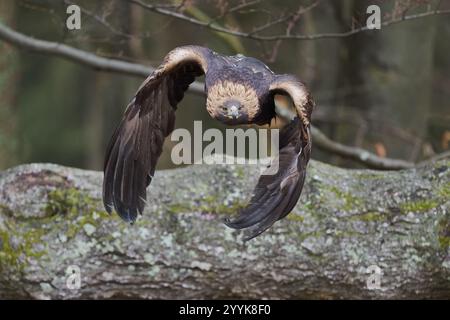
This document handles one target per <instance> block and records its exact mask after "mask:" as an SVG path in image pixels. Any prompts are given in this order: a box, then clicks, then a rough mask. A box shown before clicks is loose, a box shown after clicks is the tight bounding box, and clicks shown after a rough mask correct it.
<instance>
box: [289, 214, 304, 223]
mask: <svg viewBox="0 0 450 320" xmlns="http://www.w3.org/2000/svg"><path fill="white" fill-rule="evenodd" d="M286 219H288V220H291V221H298V222H303V221H305V218H304V217H302V216H301V215H298V214H291V213H290V214H288V215H287V217H286Z"/></svg>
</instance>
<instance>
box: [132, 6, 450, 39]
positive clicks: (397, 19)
mask: <svg viewBox="0 0 450 320" xmlns="http://www.w3.org/2000/svg"><path fill="white" fill-rule="evenodd" d="M127 1H129V2H130V3H133V4H135V5H138V6H140V7H142V8H144V9H146V10H149V11H151V12H154V13H158V14H162V15H165V16H169V17H172V18H176V19H179V20H182V21H185V22H188V23H191V24H193V25H196V26H199V27H203V28H206V29H210V30H212V31H216V32H222V33H226V34H229V35H232V36H236V37H241V38H247V39H252V40H259V41H277V40H317V39H331V38H345V37H349V36H352V35H355V34H357V33H360V32H364V31H368V30H370V29H368V28H367V26H363V27H360V28H354V29H351V30H349V31H346V32H336V33H334V32H330V33H316V34H280V35H269V36H264V35H259V34H258V33H259V32H261V31H262V30H266V29H267V25H264V26H262V27H259V28H256V31H255V30H253V31H252V32H243V31H238V30H231V29H228V28H225V27H222V26H219V25H217V24H211V23H210V22H203V21H200V20H198V19H195V18H192V17H189V16H187V15H185V14H183V13H181V12H176V11H172V10H169V9H166V8H161V7H159V6H156V5H152V4H148V3H145V2H142V1H140V0H127ZM447 14H450V10H437V9H436V10H433V11H426V12H422V13H418V14H411V15H407V16H406V15H405V16H400V17H393V18H392V19H390V20H387V21H384V22H382V23H381V27H387V26H390V25H394V24H397V23H400V22H403V21H410V20H416V19H421V18H425V17H429V16H435V15H447ZM289 18H290V16H287V18H285V17H282V18H280V19H278V20H277V21H275V23H274V24H277V23H279V22H283V21H286V20H288V19H289ZM271 25H272V23H269V26H271Z"/></svg>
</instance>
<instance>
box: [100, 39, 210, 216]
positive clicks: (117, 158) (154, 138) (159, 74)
mask: <svg viewBox="0 0 450 320" xmlns="http://www.w3.org/2000/svg"><path fill="white" fill-rule="evenodd" d="M208 50H209V49H207V48H203V47H197V46H184V47H179V48H176V49H174V50H172V51H171V52H169V54H167V56H166V57H165V59H164V62H163V63H162V64H161V65H160V66H159V67H158V68H157V69H156V70H155V71H154V72H153V73H152V74H151V75H150V76H149V77H148V78H147V79H146V80H145V81H144V82H143V83H142V85H141V87H140V88H139V90H138V91H137V93H136V95H135V96H134V98H133V99H132V100H131V102H130V103H129V105H128V107H127V109H126V111H125V114H124V116H123V118H122V121H121V122H120V124H119V126H118V127H117V129H116V131H115V132H114V134H113V136H112V138H111V140H110V142H109V145H108V147H107V152H106V158H105V163H104V179H103V203H104V206H105V208H106V210H107V211H108V212H111V211H112V210H113V209H115V211H116V212H117V213H118V214H119V215H120V217H121V218H122V219H124V220H125V221H128V222H134V221H135V220H136V217H137V215H138V213H140V214H142V211H143V209H144V206H145V202H146V188H147V186H148V185H149V184H150V182H151V180H152V178H153V174H154V172H155V167H156V163H157V161H158V158H159V156H160V155H161V152H162V146H163V143H164V139H165V137H167V136H168V135H169V134H170V133H171V132H172V131H173V129H174V124H175V110H176V107H177V104H178V102H180V101H181V100H182V98H183V95H184V92H185V91H186V90H187V88H188V87H189V85H190V84H191V83H192V82H194V80H195V77H197V76H200V75H202V74H205V73H206V71H207V68H208Z"/></svg>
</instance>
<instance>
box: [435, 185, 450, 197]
mask: <svg viewBox="0 0 450 320" xmlns="http://www.w3.org/2000/svg"><path fill="white" fill-rule="evenodd" d="M438 193H439V196H440V197H442V198H443V199H450V182H447V183H444V185H443V186H442V187H440V188H439V190H438Z"/></svg>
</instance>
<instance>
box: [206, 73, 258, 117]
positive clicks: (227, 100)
mask: <svg viewBox="0 0 450 320" xmlns="http://www.w3.org/2000/svg"><path fill="white" fill-rule="evenodd" d="M206 110H208V113H209V114H210V116H211V117H212V118H214V119H216V120H219V121H220V122H223V123H225V124H233V125H237V124H246V123H250V122H252V120H253V119H254V118H255V117H256V116H257V115H258V114H259V112H260V107H259V99H258V95H257V93H256V91H255V89H254V88H253V87H252V86H251V85H249V84H246V83H242V82H233V81H230V80H225V81H218V82H217V83H215V84H214V85H213V86H211V87H210V88H208V90H207V98H206Z"/></svg>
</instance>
